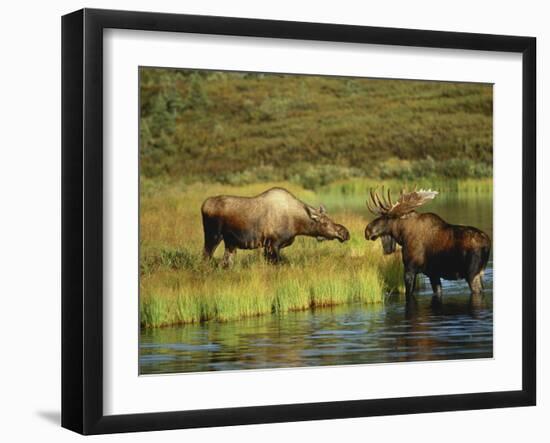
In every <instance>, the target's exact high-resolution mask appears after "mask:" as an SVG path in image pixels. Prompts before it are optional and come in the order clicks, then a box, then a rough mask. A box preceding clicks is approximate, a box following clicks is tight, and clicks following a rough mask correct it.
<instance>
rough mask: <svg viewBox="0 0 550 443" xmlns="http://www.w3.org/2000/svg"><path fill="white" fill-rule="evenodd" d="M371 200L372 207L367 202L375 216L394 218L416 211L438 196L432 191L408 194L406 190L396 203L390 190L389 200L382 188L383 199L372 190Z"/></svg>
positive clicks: (415, 191)
mask: <svg viewBox="0 0 550 443" xmlns="http://www.w3.org/2000/svg"><path fill="white" fill-rule="evenodd" d="M369 193H370V198H371V201H372V207H371V204H370V203H369V201H368V200H367V208H368V209H369V211H370V212H372V213H373V214H374V215H377V216H380V215H389V216H393V217H400V216H402V215H405V214H407V213H409V212H411V211H413V210H414V209H416V208H418V207H419V206H422V205H423V204H425V203H427V202H428V201H429V200H433V199H434V198H435V196H436V195H437V194H438V192H437V191H432V190H431V189H428V190H426V189H420V190H418V191H417V190H416V188H415V190H414V191H411V192H406V191H405V190H404V189H403V190H402V191H401V193H400V195H399V199H398V200H397V201H396V202H395V203H394V202H393V201H392V199H391V191H390V190H389V189H388V194H387V199H386V196H385V195H384V188H382V197H380V196H379V195H378V193H377V192H376V191H375V190H373V189H370V191H369Z"/></svg>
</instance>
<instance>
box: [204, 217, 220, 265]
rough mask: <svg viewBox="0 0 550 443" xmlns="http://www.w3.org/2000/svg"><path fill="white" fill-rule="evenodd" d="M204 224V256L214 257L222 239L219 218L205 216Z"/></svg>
mask: <svg viewBox="0 0 550 443" xmlns="http://www.w3.org/2000/svg"><path fill="white" fill-rule="evenodd" d="M202 226H203V229H204V250H203V257H204V258H212V256H213V255H214V252H215V251H216V248H217V247H218V245H219V244H220V242H221V241H222V234H221V232H220V231H221V229H220V225H219V223H218V221H217V220H214V219H211V218H209V217H206V216H203V218H202Z"/></svg>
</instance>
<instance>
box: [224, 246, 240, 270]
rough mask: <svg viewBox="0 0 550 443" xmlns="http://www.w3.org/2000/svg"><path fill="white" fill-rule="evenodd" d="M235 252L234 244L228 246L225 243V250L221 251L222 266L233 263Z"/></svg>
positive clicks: (227, 266)
mask: <svg viewBox="0 0 550 443" xmlns="http://www.w3.org/2000/svg"><path fill="white" fill-rule="evenodd" d="M236 252H237V248H235V247H234V246H228V245H227V244H226V245H225V251H224V253H223V267H224V268H229V267H231V266H232V265H233V257H235V253H236Z"/></svg>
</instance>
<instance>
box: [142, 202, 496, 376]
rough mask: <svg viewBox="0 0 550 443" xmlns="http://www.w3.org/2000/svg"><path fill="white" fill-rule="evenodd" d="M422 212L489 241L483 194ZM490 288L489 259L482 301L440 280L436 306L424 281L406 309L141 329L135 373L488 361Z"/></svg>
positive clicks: (345, 309) (341, 310)
mask: <svg viewBox="0 0 550 443" xmlns="http://www.w3.org/2000/svg"><path fill="white" fill-rule="evenodd" d="M441 197H443V196H441ZM427 209H428V208H427ZM429 210H431V211H434V212H436V213H438V214H440V215H441V216H442V217H443V218H445V219H446V220H448V221H449V222H453V223H461V224H468V225H473V226H476V227H479V228H480V229H482V230H484V231H485V232H487V233H488V234H489V235H491V236H492V199H491V196H490V195H484V194H478V195H473V196H471V195H470V196H468V198H466V197H459V196H457V195H456V194H455V195H454V196H453V195H448V196H445V197H443V198H439V199H438V200H436V201H434V202H433V203H432V204H430V207H429ZM422 280H424V279H422ZM492 282H493V263H492V258H491V260H490V262H489V265H488V267H487V269H486V272H485V278H484V283H485V286H486V289H485V293H484V294H483V296H479V297H475V298H472V297H471V296H470V293H469V290H468V285H467V284H466V282H465V281H456V282H451V281H443V293H444V298H443V304H442V305H433V304H432V301H431V295H432V294H431V289H430V285H429V283H428V282H427V281H424V282H423V284H422V282H421V288H420V290H419V291H418V293H417V303H416V304H415V305H412V306H409V307H406V303H405V301H404V299H403V297H393V298H388V299H387V301H386V303H385V304H384V305H361V304H357V305H345V306H338V307H334V308H324V309H316V310H313V311H304V312H296V313H288V314H285V315H271V316H269V315H268V316H262V317H256V318H250V319H246V320H240V321H233V322H227V323H215V322H212V323H206V324H202V325H184V326H177V327H169V328H162V329H152V330H142V331H141V337H140V339H141V340H140V361H139V363H140V373H141V374H158V373H177V372H198V371H200V372H202V371H223V370H242V369H261V368H288V367H303V366H326V365H346V364H366V363H387V362H403V361H428V360H450V359H469V358H491V357H492V355H493V290H492Z"/></svg>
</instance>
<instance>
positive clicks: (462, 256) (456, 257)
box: [365, 189, 491, 300]
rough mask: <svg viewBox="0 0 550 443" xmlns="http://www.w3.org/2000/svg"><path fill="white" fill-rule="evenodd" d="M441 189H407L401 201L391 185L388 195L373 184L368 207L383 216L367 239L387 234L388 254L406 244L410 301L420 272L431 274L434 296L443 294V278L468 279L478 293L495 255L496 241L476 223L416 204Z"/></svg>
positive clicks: (404, 253)
mask: <svg viewBox="0 0 550 443" xmlns="http://www.w3.org/2000/svg"><path fill="white" fill-rule="evenodd" d="M437 194H438V192H437V191H432V190H422V189H421V190H419V191H416V190H415V191H412V192H408V193H407V192H405V191H401V195H400V196H399V198H398V200H397V201H396V202H393V201H392V198H391V192H390V191H389V190H388V193H387V198H386V196H385V195H384V192H383V191H382V197H380V196H379V195H378V193H376V192H374V191H373V190H372V189H371V191H370V198H371V203H369V201H368V200H367V208H368V209H369V211H370V212H372V213H373V214H374V215H376V216H377V218H376V219H374V220H373V221H371V222H370V223H369V224H368V225H367V227H366V229H365V238H366V239H367V240H376V239H377V238H379V237H380V238H381V240H382V245H383V248H384V253H385V254H389V253H392V252H394V251H395V248H396V246H395V244H396V243H398V244H399V245H401V247H402V251H401V253H402V258H403V264H404V267H405V276H404V277H405V292H406V297H407V300H409V299H410V297H411V296H412V294H413V291H414V288H415V283H416V276H417V274H418V273H423V274H425V275H426V276H428V278H429V279H430V283H431V286H432V290H433V292H434V297H435V299H436V300H440V299H441V295H442V291H441V279H445V280H458V279H466V281H467V282H468V285H469V286H470V291H471V292H472V294H473V295H476V294H479V293H481V291H482V289H483V282H482V276H483V270H484V269H485V266H486V265H487V261H488V260H489V252H490V250H491V240H490V239H489V236H488V235H487V234H485V233H484V232H483V231H480V230H479V229H477V228H474V227H471V226H462V225H452V224H449V223H447V222H445V221H444V220H443V219H442V218H441V217H439V216H438V215H436V214H433V213H424V214H420V213H418V212H416V211H415V208H418V207H419V206H422V205H423V204H425V203H426V202H428V201H430V200H432V199H433V198H435V196H436V195H437Z"/></svg>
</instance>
